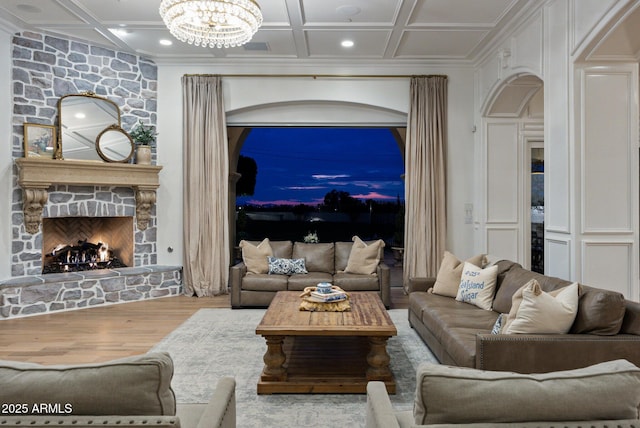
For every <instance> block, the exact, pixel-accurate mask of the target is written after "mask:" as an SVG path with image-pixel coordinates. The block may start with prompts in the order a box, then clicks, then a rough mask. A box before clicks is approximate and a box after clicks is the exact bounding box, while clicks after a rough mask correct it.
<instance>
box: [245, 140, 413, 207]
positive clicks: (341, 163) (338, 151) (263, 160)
mask: <svg viewBox="0 0 640 428" xmlns="http://www.w3.org/2000/svg"><path fill="white" fill-rule="evenodd" d="M241 154H242V155H244V156H248V157H251V158H253V159H255V161H256V163H257V164H258V176H257V179H256V189H255V194H254V195H253V196H245V197H240V198H238V199H237V204H238V205H245V204H252V205H280V204H286V205H297V204H300V203H304V204H307V205H317V204H319V203H322V201H323V199H324V196H325V195H326V194H327V193H328V192H330V191H331V190H333V189H336V190H338V191H346V192H348V193H349V194H350V195H351V196H353V197H355V198H359V199H362V200H367V199H375V200H378V201H385V200H389V201H395V200H396V199H397V197H398V196H400V199H402V200H404V184H403V182H402V179H401V178H400V176H401V175H402V174H403V173H404V165H403V162H402V156H401V155H400V150H399V148H398V145H397V143H396V141H395V139H394V138H393V136H392V135H391V132H390V131H389V129H387V128H254V129H253V130H252V131H251V133H250V134H249V136H248V137H247V139H246V141H245V143H244V145H243V147H242V151H241Z"/></svg>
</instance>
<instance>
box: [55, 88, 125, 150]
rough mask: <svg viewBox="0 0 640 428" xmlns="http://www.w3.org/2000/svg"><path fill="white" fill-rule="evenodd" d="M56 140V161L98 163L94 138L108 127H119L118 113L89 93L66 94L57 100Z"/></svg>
mask: <svg viewBox="0 0 640 428" xmlns="http://www.w3.org/2000/svg"><path fill="white" fill-rule="evenodd" d="M58 116H59V117H58V119H59V124H60V139H59V140H58V141H59V143H60V144H59V147H58V150H57V153H56V154H55V155H54V158H56V159H76V160H97V161H99V160H100V156H98V155H99V154H98V153H97V149H96V140H97V137H98V134H99V133H100V132H101V131H102V130H104V129H105V128H106V127H108V126H109V125H111V124H112V123H115V124H117V125H118V126H119V125H120V109H119V108H118V106H117V105H116V103H114V102H113V101H111V100H108V99H106V98H103V97H100V96H98V95H95V94H93V93H82V94H70V95H65V96H63V97H61V98H60V99H59V100H58Z"/></svg>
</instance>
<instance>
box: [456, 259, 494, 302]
mask: <svg viewBox="0 0 640 428" xmlns="http://www.w3.org/2000/svg"><path fill="white" fill-rule="evenodd" d="M497 278H498V266H495V265H494V266H491V267H488V268H486V269H482V268H479V267H478V266H476V265H474V264H473V263H469V262H465V263H464V269H462V276H461V277H460V286H459V287H458V294H457V295H456V300H457V301H459V302H465V303H470V304H472V305H476V306H477V307H479V308H480V309H486V310H488V311H490V310H491V305H492V303H493V295H494V294H495V292H496V280H497Z"/></svg>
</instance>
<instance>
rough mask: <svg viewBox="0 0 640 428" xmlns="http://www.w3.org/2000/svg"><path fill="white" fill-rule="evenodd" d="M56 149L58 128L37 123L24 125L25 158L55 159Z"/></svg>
mask: <svg viewBox="0 0 640 428" xmlns="http://www.w3.org/2000/svg"><path fill="white" fill-rule="evenodd" d="M55 149H56V127H55V126H53V125H40V124H37V123H25V124H24V156H25V157H28V158H30V157H42V158H49V159H51V158H53V153H54V151H55Z"/></svg>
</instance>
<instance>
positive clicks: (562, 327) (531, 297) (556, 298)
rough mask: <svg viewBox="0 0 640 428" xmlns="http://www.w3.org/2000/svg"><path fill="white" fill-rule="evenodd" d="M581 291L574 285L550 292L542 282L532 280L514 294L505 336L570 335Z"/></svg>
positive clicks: (505, 326) (505, 327) (503, 331)
mask: <svg viewBox="0 0 640 428" xmlns="http://www.w3.org/2000/svg"><path fill="white" fill-rule="evenodd" d="M578 292H579V286H578V283H577V282H574V283H573V284H571V285H568V286H566V287H563V288H560V289H558V290H554V291H552V292H550V293H546V292H544V291H542V287H540V284H539V283H538V281H536V280H535V279H532V280H531V281H529V282H528V283H526V284H525V285H524V286H522V287H521V288H520V289H519V290H518V291H517V292H516V293H515V294H514V295H513V303H512V305H511V311H510V312H509V315H508V316H507V321H506V323H505V325H504V327H503V329H502V333H505V334H565V333H568V332H569V330H570V329H571V325H572V324H573V321H574V319H575V317H576V313H577V312H578Z"/></svg>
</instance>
